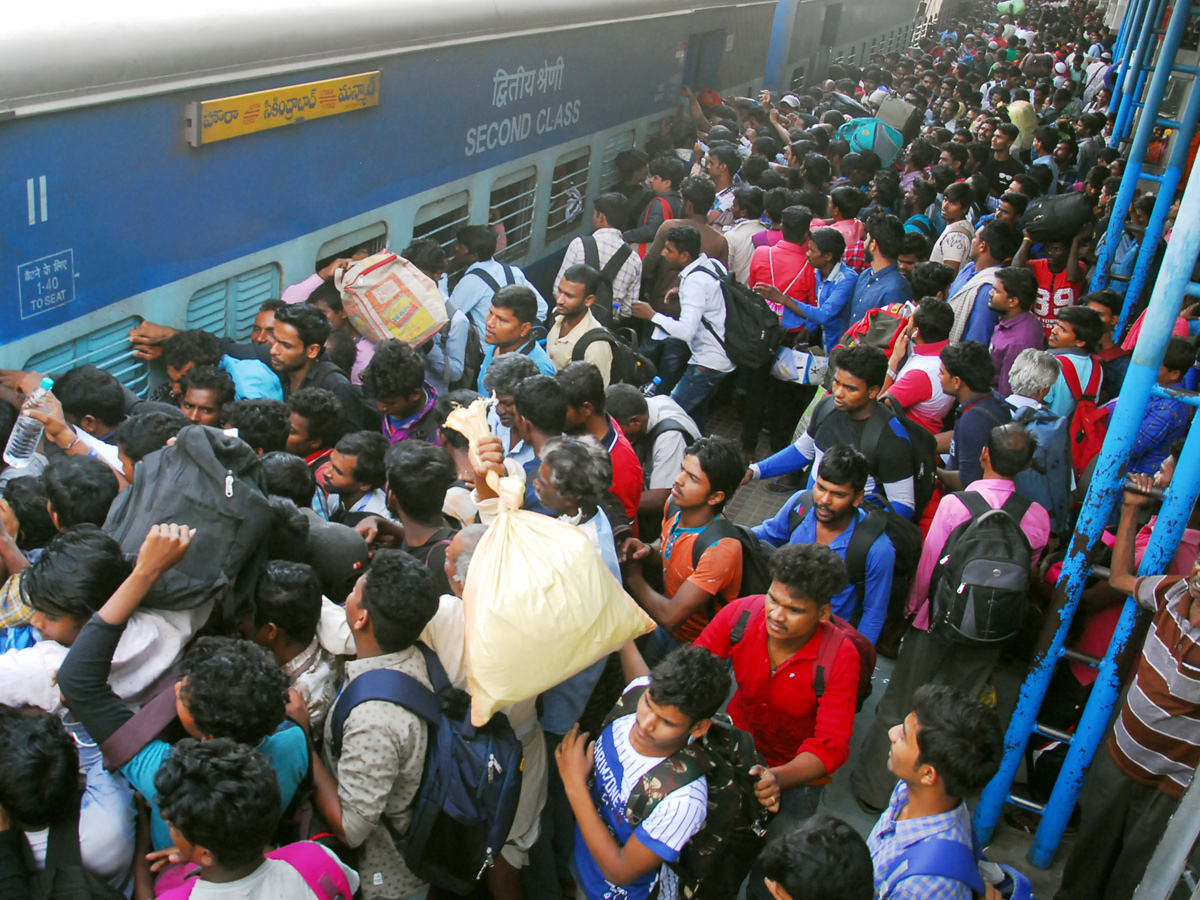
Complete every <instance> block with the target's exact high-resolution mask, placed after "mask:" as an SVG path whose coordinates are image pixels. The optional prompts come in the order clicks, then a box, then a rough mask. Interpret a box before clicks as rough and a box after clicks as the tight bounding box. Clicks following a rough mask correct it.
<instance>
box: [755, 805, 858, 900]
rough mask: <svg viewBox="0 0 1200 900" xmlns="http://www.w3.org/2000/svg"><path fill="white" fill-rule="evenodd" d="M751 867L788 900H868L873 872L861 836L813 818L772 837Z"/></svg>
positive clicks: (823, 816) (828, 819)
mask: <svg viewBox="0 0 1200 900" xmlns="http://www.w3.org/2000/svg"><path fill="white" fill-rule="evenodd" d="M755 867H756V868H757V869H758V870H760V871H761V872H762V874H763V876H764V877H766V878H770V879H771V880H772V881H773V882H775V883H776V884H778V885H779V886H780V887H781V888H783V889H784V890H785V891H786V892H787V895H788V896H789V897H791V898H792V900H871V898H872V897H874V896H875V870H874V866H873V864H872V862H871V851H870V850H869V849H868V848H867V842H866V841H865V840H863V838H862V835H860V834H859V833H858V832H857V831H855V830H854V829H853V828H851V827H850V826H849V825H847V824H846V823H845V822H843V821H842V820H841V819H838V818H835V817H834V816H831V815H829V814H828V813H818V814H817V815H815V816H812V817H811V818H808V819H805V820H804V821H803V822H800V823H798V824H796V825H793V826H792V827H790V828H788V829H787V830H785V831H782V832H780V833H779V834H776V835H775V836H773V837H772V838H771V839H770V840H769V841H767V845H766V846H765V847H764V848H763V851H762V853H760V854H759V857H758V861H757V863H755Z"/></svg>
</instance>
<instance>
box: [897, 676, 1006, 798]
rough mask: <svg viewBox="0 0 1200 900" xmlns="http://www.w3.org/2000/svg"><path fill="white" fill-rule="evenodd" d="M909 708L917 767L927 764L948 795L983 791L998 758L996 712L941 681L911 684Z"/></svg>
mask: <svg viewBox="0 0 1200 900" xmlns="http://www.w3.org/2000/svg"><path fill="white" fill-rule="evenodd" d="M913 711H914V712H916V714H917V748H918V750H919V756H918V758H917V765H929V766H933V768H934V769H935V770H936V771H937V773H938V778H940V779H941V782H942V785H943V789H944V790H945V791H946V793H947V794H948V795H949V796H951V797H958V798H962V797H969V796H971V795H972V794H976V793H978V792H979V791H981V790H983V788H984V786H986V785H987V783H988V782H989V781H991V780H992V776H993V775H995V774H996V771H997V770H998V769H999V768H1000V760H1001V758H1002V757H1003V756H1004V729H1003V728H1001V726H1000V717H999V716H998V715H997V714H996V711H995V710H994V709H992V708H991V707H989V706H985V705H984V704H983V703H980V702H979V701H978V700H973V699H971V698H969V697H967V696H965V695H964V694H963V693H962V691H960V690H958V688H955V687H951V686H950V685H944V684H937V685H935V684H926V685H923V686H921V687H919V688H917V691H916V693H915V694H913Z"/></svg>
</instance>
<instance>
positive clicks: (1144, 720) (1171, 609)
mask: <svg viewBox="0 0 1200 900" xmlns="http://www.w3.org/2000/svg"><path fill="white" fill-rule="evenodd" d="M1187 584H1188V583H1187V580H1186V579H1175V578H1173V577H1171V576H1166V575H1158V576H1151V577H1147V578H1139V579H1138V582H1137V588H1136V589H1135V591H1134V597H1135V599H1136V600H1137V602H1138V603H1139V604H1140V605H1141V606H1143V607H1144V608H1146V609H1149V610H1156V611H1157V612H1156V614H1155V616H1154V621H1153V623H1152V624H1151V626H1150V633H1149V634H1148V635H1146V643H1145V644H1144V645H1143V647H1142V658H1141V660H1140V661H1139V663H1138V668H1137V676H1136V677H1135V678H1134V682H1133V684H1132V685H1131V686H1130V688H1129V694H1128V695H1127V696H1126V698H1125V704H1124V705H1123V706H1122V707H1121V715H1120V717H1119V718H1118V719H1117V723H1116V725H1114V726H1113V731H1112V735H1111V736H1110V737H1109V741H1108V750H1109V752H1110V753H1111V754H1112V756H1113V759H1114V760H1115V761H1116V764H1117V766H1118V768H1120V769H1121V771H1122V772H1124V773H1125V774H1126V775H1127V776H1129V777H1130V778H1132V779H1133V780H1134V781H1136V782H1138V783H1139V784H1145V785H1149V786H1151V787H1157V788H1158V789H1159V790H1161V791H1162V792H1163V793H1165V794H1168V795H1170V796H1172V797H1175V798H1177V799H1178V798H1179V797H1182V796H1183V792H1184V790H1186V789H1187V786H1188V784H1189V783H1190V782H1191V780H1192V772H1193V771H1195V769H1196V766H1197V765H1200V648H1198V647H1197V641H1198V639H1200V628H1196V627H1195V626H1193V625H1192V624H1191V623H1190V622H1189V621H1188V617H1187V614H1186V613H1182V612H1181V611H1180V602H1181V601H1182V600H1183V599H1184V597H1185V596H1186V594H1187Z"/></svg>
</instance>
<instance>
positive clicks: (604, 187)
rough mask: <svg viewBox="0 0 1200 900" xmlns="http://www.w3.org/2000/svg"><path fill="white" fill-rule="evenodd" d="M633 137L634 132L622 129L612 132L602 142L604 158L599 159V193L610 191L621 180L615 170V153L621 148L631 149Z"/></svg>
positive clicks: (621, 149) (619, 151)
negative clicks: (621, 130)
mask: <svg viewBox="0 0 1200 900" xmlns="http://www.w3.org/2000/svg"><path fill="white" fill-rule="evenodd" d="M634 138H635V133H634V132H632V131H624V132H622V133H620V134H614V135H613V136H612V137H610V138H609V139H608V140H607V141H605V142H604V158H603V160H602V161H601V166H602V167H601V169H600V193H602V194H603V193H604V192H605V191H611V190H612V189H613V188H614V187H616V184H617V182H618V181H620V180H621V174H620V173H619V172H618V171H617V155H618V154H619V153H621V151H623V150H629V149H631V148H632V147H633V144H634Z"/></svg>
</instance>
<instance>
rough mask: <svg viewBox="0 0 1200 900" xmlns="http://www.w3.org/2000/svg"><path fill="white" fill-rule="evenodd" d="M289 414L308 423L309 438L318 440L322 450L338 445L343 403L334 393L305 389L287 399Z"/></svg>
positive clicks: (320, 389)
mask: <svg viewBox="0 0 1200 900" xmlns="http://www.w3.org/2000/svg"><path fill="white" fill-rule="evenodd" d="M287 407H288V413H289V414H290V413H295V414H296V415H298V416H299V417H300V418H302V419H303V420H304V421H305V422H307V423H308V436H309V437H310V438H314V439H316V440H317V441H318V442H319V443H320V446H321V448H322V449H325V448H327V447H332V446H333V445H334V444H336V443H337V439H338V435H340V434H341V433H342V401H340V400H339V399H338V398H337V394H335V393H334V392H333V391H327V390H325V389H324V388H319V387H304V388H300V390H298V391H293V392H292V393H291V395H290V396H289V397H288V398H287Z"/></svg>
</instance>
